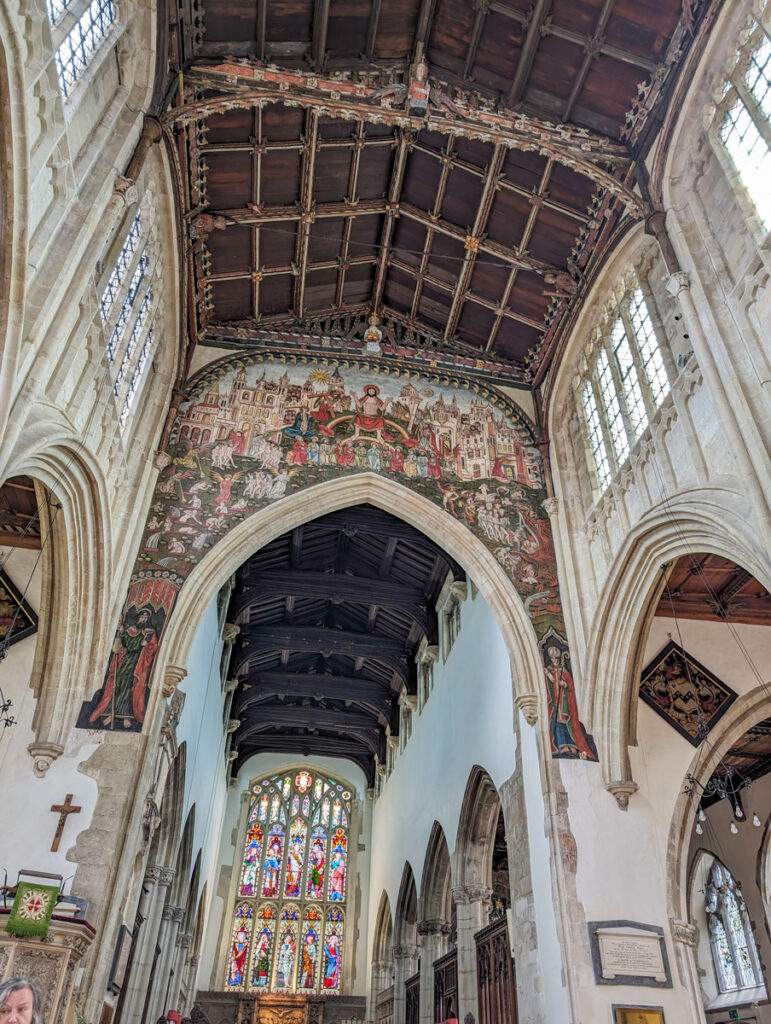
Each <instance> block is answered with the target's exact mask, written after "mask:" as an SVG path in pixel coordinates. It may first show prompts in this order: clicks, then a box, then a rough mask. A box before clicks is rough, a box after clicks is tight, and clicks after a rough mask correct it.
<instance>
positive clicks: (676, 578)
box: [655, 552, 771, 642]
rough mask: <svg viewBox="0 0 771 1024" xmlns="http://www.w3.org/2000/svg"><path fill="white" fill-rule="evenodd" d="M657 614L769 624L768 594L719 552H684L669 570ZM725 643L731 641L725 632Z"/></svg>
mask: <svg viewBox="0 0 771 1024" xmlns="http://www.w3.org/2000/svg"><path fill="white" fill-rule="evenodd" d="M655 614H656V615H657V616H661V617H663V618H672V617H673V616H674V617H676V618H678V619H697V620H701V621H703V622H733V623H744V624H746V625H752V626H771V594H769V592H768V591H767V590H766V588H765V587H764V586H763V584H762V583H760V582H759V581H758V580H756V579H755V577H754V576H753V575H752V573H750V572H748V571H747V570H746V569H744V568H742V567H741V566H740V565H737V564H736V563H735V562H732V561H730V559H728V558H723V557H722V556H720V555H715V554H711V553H705V552H697V553H695V554H691V555H683V556H682V558H679V559H678V560H677V561H676V562H675V563H674V564H673V565H672V566H671V567H670V568H669V570H668V573H667V583H666V587H665V588H664V592H663V593H662V595H661V597H660V599H659V603H658V605H657V606H656V612H655ZM726 642H733V641H730V638H729V637H728V635H726Z"/></svg>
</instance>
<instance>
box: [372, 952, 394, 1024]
mask: <svg viewBox="0 0 771 1024" xmlns="http://www.w3.org/2000/svg"><path fill="white" fill-rule="evenodd" d="M371 967H372V970H371V974H370V977H371V979H372V981H371V984H370V991H369V1005H368V1007H367V1020H370V1021H372V1020H375V1018H376V1016H377V997H378V995H379V994H380V993H381V992H382V991H383V989H386V988H388V986H389V985H390V984H391V965H390V964H389V963H388V962H387V961H386V960H373V961H372V965H371Z"/></svg>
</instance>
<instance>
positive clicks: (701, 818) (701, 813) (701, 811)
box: [699, 807, 707, 821]
mask: <svg viewBox="0 0 771 1024" xmlns="http://www.w3.org/2000/svg"><path fill="white" fill-rule="evenodd" d="M706 820H707V815H706V814H705V813H704V808H703V807H700V808H699V821H706Z"/></svg>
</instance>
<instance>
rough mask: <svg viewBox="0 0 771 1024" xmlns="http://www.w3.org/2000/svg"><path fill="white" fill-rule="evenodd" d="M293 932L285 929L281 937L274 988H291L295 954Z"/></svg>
mask: <svg viewBox="0 0 771 1024" xmlns="http://www.w3.org/2000/svg"><path fill="white" fill-rule="evenodd" d="M296 949H297V947H296V943H295V937H294V932H293V931H292V930H291V929H290V928H287V929H286V931H285V932H284V934H283V935H282V936H281V945H280V946H279V950H278V957H277V959H276V988H277V989H279V988H291V987H292V971H293V970H294V958H295V952H296Z"/></svg>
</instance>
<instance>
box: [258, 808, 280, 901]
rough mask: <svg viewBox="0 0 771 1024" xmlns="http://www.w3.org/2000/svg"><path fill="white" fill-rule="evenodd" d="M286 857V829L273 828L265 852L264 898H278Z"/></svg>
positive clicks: (277, 826) (276, 826) (275, 826)
mask: <svg viewBox="0 0 771 1024" xmlns="http://www.w3.org/2000/svg"><path fill="white" fill-rule="evenodd" d="M283 855H284V827H283V825H278V824H277V825H273V826H271V829H270V832H269V833H268V845H267V848H266V850H265V872H264V874H263V876H262V895H263V897H270V896H278V893H279V882H280V879H281V862H282V860H283Z"/></svg>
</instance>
